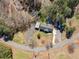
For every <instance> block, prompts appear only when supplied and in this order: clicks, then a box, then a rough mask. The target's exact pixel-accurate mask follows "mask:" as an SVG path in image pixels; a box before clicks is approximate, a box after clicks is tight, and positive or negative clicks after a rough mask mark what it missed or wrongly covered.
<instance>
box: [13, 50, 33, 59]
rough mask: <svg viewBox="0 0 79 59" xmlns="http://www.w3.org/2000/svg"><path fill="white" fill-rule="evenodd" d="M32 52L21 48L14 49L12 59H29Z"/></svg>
mask: <svg viewBox="0 0 79 59" xmlns="http://www.w3.org/2000/svg"><path fill="white" fill-rule="evenodd" d="M31 57H32V53H31V52H27V51H22V50H19V49H18V50H15V51H14V59H31Z"/></svg>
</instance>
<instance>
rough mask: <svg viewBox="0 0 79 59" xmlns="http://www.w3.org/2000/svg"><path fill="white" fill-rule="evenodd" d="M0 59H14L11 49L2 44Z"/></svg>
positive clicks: (0, 45) (0, 44)
mask: <svg viewBox="0 0 79 59" xmlns="http://www.w3.org/2000/svg"><path fill="white" fill-rule="evenodd" d="M0 59H12V50H11V48H8V47H6V46H5V45H4V44H2V43H0Z"/></svg>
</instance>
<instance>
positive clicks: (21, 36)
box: [13, 32, 25, 44]
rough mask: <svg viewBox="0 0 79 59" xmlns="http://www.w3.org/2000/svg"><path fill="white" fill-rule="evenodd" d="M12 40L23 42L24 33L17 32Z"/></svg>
mask: <svg viewBox="0 0 79 59" xmlns="http://www.w3.org/2000/svg"><path fill="white" fill-rule="evenodd" d="M13 41H14V42H16V43H19V44H24V43H25V39H24V33H23V32H18V33H16V34H15V35H14V38H13Z"/></svg>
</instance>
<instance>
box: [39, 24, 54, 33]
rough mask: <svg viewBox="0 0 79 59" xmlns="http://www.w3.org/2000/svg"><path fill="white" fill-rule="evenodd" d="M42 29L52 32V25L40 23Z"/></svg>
mask: <svg viewBox="0 0 79 59" xmlns="http://www.w3.org/2000/svg"><path fill="white" fill-rule="evenodd" d="M39 29H40V31H43V32H46V33H52V30H53V29H52V26H51V25H50V24H41V25H40V28H39Z"/></svg>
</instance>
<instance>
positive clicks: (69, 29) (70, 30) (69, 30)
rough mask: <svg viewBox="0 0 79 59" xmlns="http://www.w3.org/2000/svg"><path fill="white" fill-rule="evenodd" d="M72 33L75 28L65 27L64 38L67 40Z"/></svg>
mask: <svg viewBox="0 0 79 59" xmlns="http://www.w3.org/2000/svg"><path fill="white" fill-rule="evenodd" d="M74 31H75V28H72V27H67V28H66V37H67V38H68V39H69V38H70V37H71V36H72V34H73V32H74Z"/></svg>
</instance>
